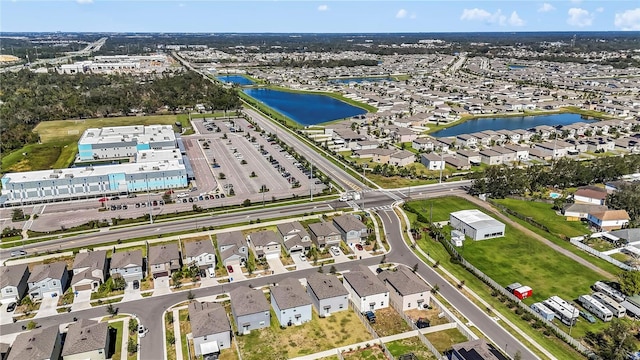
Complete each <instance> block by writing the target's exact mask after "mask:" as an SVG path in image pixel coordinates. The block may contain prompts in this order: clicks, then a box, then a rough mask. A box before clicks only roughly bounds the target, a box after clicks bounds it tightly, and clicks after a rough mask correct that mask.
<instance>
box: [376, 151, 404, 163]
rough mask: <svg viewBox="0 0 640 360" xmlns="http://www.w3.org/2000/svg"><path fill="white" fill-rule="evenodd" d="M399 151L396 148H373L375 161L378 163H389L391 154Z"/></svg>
mask: <svg viewBox="0 0 640 360" xmlns="http://www.w3.org/2000/svg"><path fill="white" fill-rule="evenodd" d="M397 151H398V150H394V149H373V150H371V152H372V154H373V162H375V163H378V164H388V163H389V159H390V158H391V154H393V153H395V152H397Z"/></svg>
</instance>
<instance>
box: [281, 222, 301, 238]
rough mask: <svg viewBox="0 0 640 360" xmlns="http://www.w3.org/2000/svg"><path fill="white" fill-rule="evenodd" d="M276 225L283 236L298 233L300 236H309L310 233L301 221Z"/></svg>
mask: <svg viewBox="0 0 640 360" xmlns="http://www.w3.org/2000/svg"><path fill="white" fill-rule="evenodd" d="M276 227H277V228H278V232H279V233H280V235H281V236H282V237H284V236H286V235H293V234H298V235H299V236H300V237H304V236H309V233H308V232H307V230H306V229H305V228H304V226H302V224H300V222H299V221H294V222H290V223H284V224H278V225H277V226H276Z"/></svg>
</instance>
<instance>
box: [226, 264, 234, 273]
mask: <svg viewBox="0 0 640 360" xmlns="http://www.w3.org/2000/svg"><path fill="white" fill-rule="evenodd" d="M227 271H228V272H229V274H231V273H232V272H233V266H231V265H227Z"/></svg>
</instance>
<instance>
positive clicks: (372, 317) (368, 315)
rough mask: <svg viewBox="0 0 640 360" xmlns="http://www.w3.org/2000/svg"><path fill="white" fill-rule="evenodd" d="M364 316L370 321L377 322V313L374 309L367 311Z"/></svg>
mask: <svg viewBox="0 0 640 360" xmlns="http://www.w3.org/2000/svg"><path fill="white" fill-rule="evenodd" d="M364 316H365V317H366V318H367V320H369V322H370V323H372V324H373V323H375V322H376V314H374V313H373V311H365V313H364Z"/></svg>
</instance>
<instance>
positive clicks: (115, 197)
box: [111, 196, 120, 200]
mask: <svg viewBox="0 0 640 360" xmlns="http://www.w3.org/2000/svg"><path fill="white" fill-rule="evenodd" d="M111 200H120V196H114V197H112V198H111Z"/></svg>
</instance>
